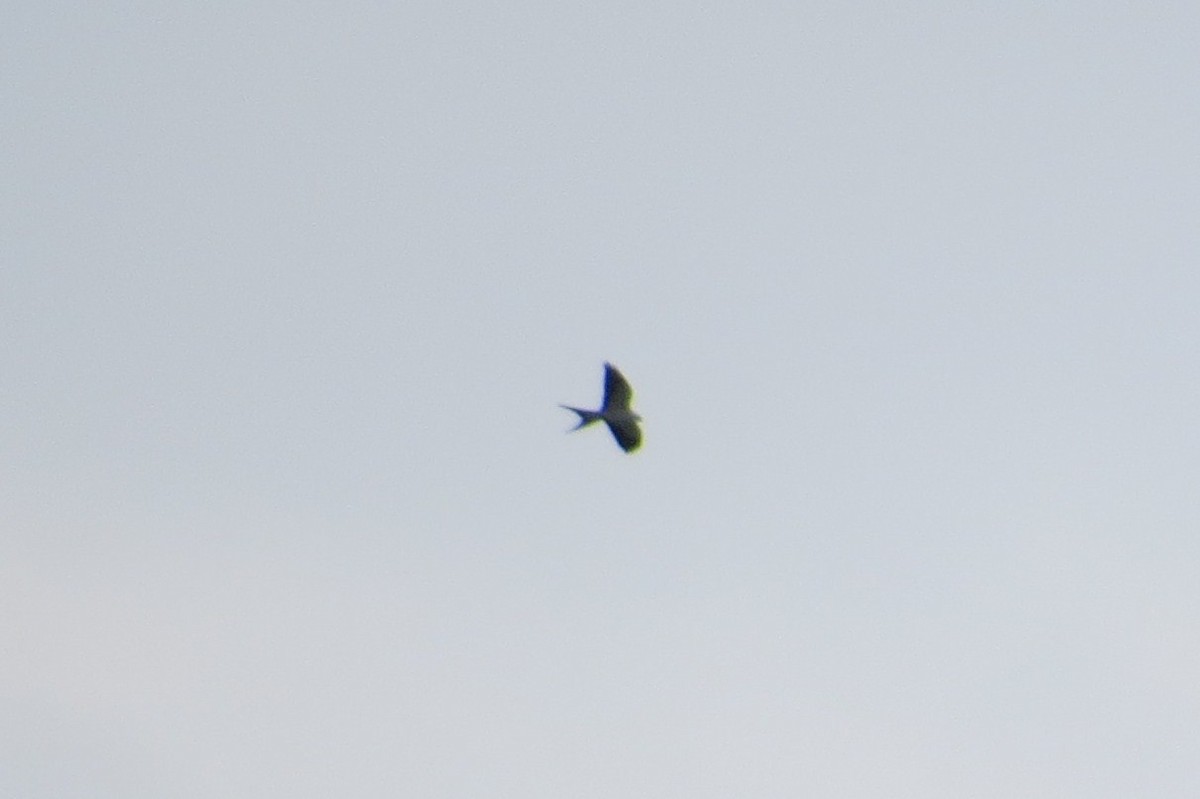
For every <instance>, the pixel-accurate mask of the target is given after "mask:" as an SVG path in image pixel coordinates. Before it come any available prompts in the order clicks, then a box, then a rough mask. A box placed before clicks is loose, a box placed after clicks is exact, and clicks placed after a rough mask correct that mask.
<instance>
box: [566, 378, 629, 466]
mask: <svg viewBox="0 0 1200 799" xmlns="http://www.w3.org/2000/svg"><path fill="white" fill-rule="evenodd" d="M632 401H633V389H632V388H630V387H629V381H628V380H626V379H625V376H624V375H622V374H621V373H620V372H619V371H617V367H615V366H613V365H612V364H611V363H606V364H604V403H603V404H602V405H601V406H600V410H598V411H588V410H584V409H583V408H573V407H571V406H570V405H563V406H561V407H563V408H566V409H567V410H568V411H574V412H575V413H577V414H579V424H577V425H575V426H574V427H572V428H571V430H578V429H579V428H581V427H587V426H588V425H590V424H594V423H595V422H604V423H605V424H606V425H608V429H609V430H610V431H612V434H613V438H615V439H616V440H617V443H618V444H619V445H620V446H621V449H623V450H625V451H626V452H633V451H634V450H635V449H637V448H638V447H640V446H641V445H642V431H641V430H640V429H639V428H638V424H637V423H638V422H640V421H641V420H642V417H640V416H638V415H637V414H636V413H634V412H633V409H632V408H630V407H629V405H630V403H631V402H632Z"/></svg>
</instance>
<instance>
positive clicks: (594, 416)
mask: <svg viewBox="0 0 1200 799" xmlns="http://www.w3.org/2000/svg"><path fill="white" fill-rule="evenodd" d="M559 407H560V408H566V409H567V410H568V411H574V412H575V413H577V414H579V424H577V425H575V426H574V427H572V428H571V429H572V430H578V429H579V428H581V427H587V426H588V425H589V424H591V423H592V422H598V421H600V420H601V419H602V418H603V417H602V416H601V415H600V412H599V411H585V410H584V409H583V408H572V407H571V406H570V405H560V406H559Z"/></svg>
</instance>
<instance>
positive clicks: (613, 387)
mask: <svg viewBox="0 0 1200 799" xmlns="http://www.w3.org/2000/svg"><path fill="white" fill-rule="evenodd" d="M632 400H633V389H632V388H630V387H629V381H628V380H626V379H625V376H624V375H623V374H621V373H620V372H618V371H617V367H615V366H613V365H612V364H611V363H606V364H604V405H603V409H604V410H606V411H607V410H613V409H616V408H622V409H624V408H628V407H629V403H630V402H631V401H632ZM634 432H635V433H636V432H637V428H636V427H635V428H634ZM616 433H617V431H616V430H615V429H614V430H613V434H614V435H616ZM617 440H618V441H621V446H623V447H625V443H624V441H622V440H621V437H620V436H617ZM634 446H637V445H636V444H635V445H634ZM625 449H627V450H628V449H629V447H625Z"/></svg>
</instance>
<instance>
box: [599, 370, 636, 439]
mask: <svg viewBox="0 0 1200 799" xmlns="http://www.w3.org/2000/svg"><path fill="white" fill-rule="evenodd" d="M626 388H628V386H626ZM604 421H605V422H606V423H607V424H608V429H609V430H611V431H612V434H613V438H615V439H616V440H617V443H618V444H620V445H621V449H623V450H625V451H626V452H633V451H634V450H635V449H637V448H638V447H639V446H641V444H642V431H641V429H640V428H638V426H637V422H635V421H633V420H632V419H629V420H621V421H619V422H612V421H609V420H608V419H605V420H604Z"/></svg>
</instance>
